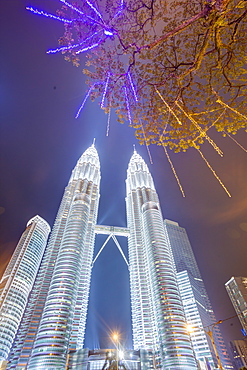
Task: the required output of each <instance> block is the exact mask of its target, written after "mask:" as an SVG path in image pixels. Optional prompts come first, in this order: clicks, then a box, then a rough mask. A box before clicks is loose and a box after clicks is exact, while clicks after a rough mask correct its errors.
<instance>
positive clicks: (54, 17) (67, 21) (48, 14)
mask: <svg viewBox="0 0 247 370" xmlns="http://www.w3.org/2000/svg"><path fill="white" fill-rule="evenodd" d="M26 9H27V10H29V11H30V12H32V13H34V14H38V15H43V16H44V17H48V18H53V19H56V20H57V21H60V22H63V23H73V22H74V21H75V19H71V20H69V19H65V18H61V17H58V16H57V15H54V14H50V13H45V12H43V10H38V9H34V8H33V7H28V6H27V7H26Z"/></svg>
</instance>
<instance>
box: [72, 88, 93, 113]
mask: <svg viewBox="0 0 247 370" xmlns="http://www.w3.org/2000/svg"><path fill="white" fill-rule="evenodd" d="M93 88H94V84H93V85H92V86H91V87H90V89H89V90H88V92H87V94H86V96H85V98H84V99H83V101H82V103H81V106H80V108H79V109H78V112H77V113H76V116H75V118H78V117H79V115H80V113H81V110H82V109H83V108H84V105H85V103H86V101H87V99H88V98H89V96H90V94H91V91H92V90H93Z"/></svg>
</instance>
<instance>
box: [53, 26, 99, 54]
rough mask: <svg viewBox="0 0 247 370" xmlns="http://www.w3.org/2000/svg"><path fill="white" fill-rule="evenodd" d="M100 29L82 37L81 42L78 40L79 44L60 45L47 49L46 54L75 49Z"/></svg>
mask: <svg viewBox="0 0 247 370" xmlns="http://www.w3.org/2000/svg"><path fill="white" fill-rule="evenodd" d="M100 32H101V31H98V32H94V33H93V34H92V35H90V36H88V37H87V38H86V39H84V40H83V41H82V42H80V43H79V44H74V45H68V46H61V47H60V48H57V49H50V50H47V52H46V53H47V54H55V53H59V52H60V51H67V50H72V49H75V48H77V47H79V46H81V45H83V44H85V42H87V41H88V40H90V39H91V38H93V37H94V36H96V35H97V34H99V33H100Z"/></svg>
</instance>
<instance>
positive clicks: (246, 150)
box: [223, 131, 247, 153]
mask: <svg viewBox="0 0 247 370" xmlns="http://www.w3.org/2000/svg"><path fill="white" fill-rule="evenodd" d="M223 132H224V133H225V134H226V135H227V136H228V137H229V138H230V139H232V140H233V141H234V142H235V143H236V144H237V145H238V146H239V147H240V148H241V149H243V151H245V152H246V153H247V149H245V148H244V147H243V146H242V145H241V144H240V143H239V142H238V141H237V140H236V139H235V138H234V137H232V136H231V135H230V134H229V133H228V132H226V131H223Z"/></svg>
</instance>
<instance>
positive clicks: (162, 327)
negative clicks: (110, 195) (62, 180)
mask: <svg viewBox="0 0 247 370" xmlns="http://www.w3.org/2000/svg"><path fill="white" fill-rule="evenodd" d="M126 206H127V226H128V229H129V270H130V290H131V308H132V326H133V341H134V349H141V350H146V351H147V352H149V353H150V354H151V357H152V359H153V363H152V366H151V367H150V369H162V370H163V369H176V370H179V369H180V370H186V369H188V370H193V369H196V364H195V360H194V356H193V351H192V348H191V343H190V339H189V336H188V334H187V332H186V328H185V317H184V311H183V307H182V302H181V299H180V295H179V290H178V285H177V280H176V271H175V266H174V261H173V257H172V252H171V249H170V246H169V244H168V243H167V241H166V238H165V231H164V224H163V218H162V214H161V210H160V205H159V200H158V196H157V193H156V190H155V187H154V183H153V179H152V177H151V174H150V172H149V170H148V167H147V165H146V163H145V162H144V160H143V159H142V158H141V156H140V155H139V154H137V153H136V152H134V154H133V156H132V158H131V160H130V162H129V166H128V170H127V180H126Z"/></svg>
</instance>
